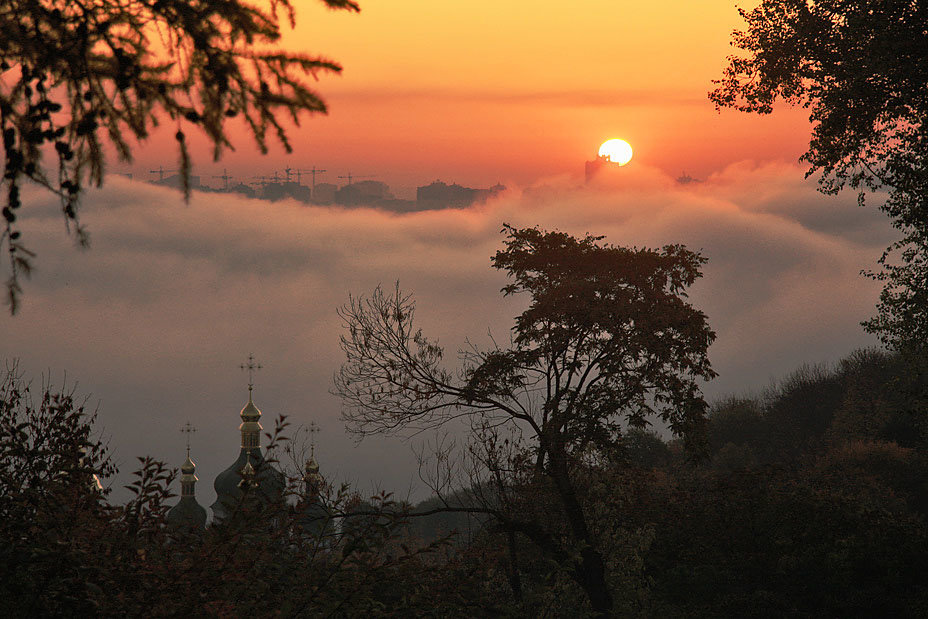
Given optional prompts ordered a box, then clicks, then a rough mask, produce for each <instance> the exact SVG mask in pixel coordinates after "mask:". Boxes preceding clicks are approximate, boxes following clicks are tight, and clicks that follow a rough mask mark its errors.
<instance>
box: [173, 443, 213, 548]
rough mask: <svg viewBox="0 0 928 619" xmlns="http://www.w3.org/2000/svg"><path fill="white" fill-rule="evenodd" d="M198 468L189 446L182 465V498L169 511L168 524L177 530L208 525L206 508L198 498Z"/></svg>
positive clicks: (193, 529) (196, 529)
mask: <svg viewBox="0 0 928 619" xmlns="http://www.w3.org/2000/svg"><path fill="white" fill-rule="evenodd" d="M196 470H197V467H196V465H195V464H194V463H193V460H191V459H190V448H189V446H188V448H187V459H186V460H185V461H184V463H183V464H182V465H181V467H180V471H181V477H180V486H181V491H180V500H179V501H178V502H177V505H175V506H174V507H172V508H171V509H170V510H168V513H167V523H168V526H169V527H171V528H172V529H174V530H175V531H180V530H183V531H199V530H202V529H203V528H204V527H206V516H207V514H206V508H205V507H203V506H202V505H200V504H199V503H198V502H197V498H196V490H195V488H196V482H197V476H196Z"/></svg>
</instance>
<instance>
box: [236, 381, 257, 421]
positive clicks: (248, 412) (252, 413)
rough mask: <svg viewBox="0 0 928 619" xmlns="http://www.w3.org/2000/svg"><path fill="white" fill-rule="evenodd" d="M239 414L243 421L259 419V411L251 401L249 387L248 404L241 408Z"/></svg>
mask: <svg viewBox="0 0 928 619" xmlns="http://www.w3.org/2000/svg"><path fill="white" fill-rule="evenodd" d="M241 416H242V421H244V422H245V423H249V422H255V421H258V420H259V419H261V411H260V410H259V409H258V407H257V406H255V403H254V402H252V401H251V389H249V390H248V404H246V405H245V408H243V409H242V412H241Z"/></svg>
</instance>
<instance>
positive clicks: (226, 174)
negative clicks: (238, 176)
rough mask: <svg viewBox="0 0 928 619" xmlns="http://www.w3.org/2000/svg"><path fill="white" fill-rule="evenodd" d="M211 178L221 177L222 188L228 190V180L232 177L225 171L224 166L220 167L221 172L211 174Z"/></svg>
mask: <svg viewBox="0 0 928 619" xmlns="http://www.w3.org/2000/svg"><path fill="white" fill-rule="evenodd" d="M213 178H221V179H222V180H223V182H224V183H225V187H224V190H225V191H228V190H229V180H230V179H231V178H232V177H231V176H229V173H228V172H227V171H226V169H225V168H223V169H222V174H213Z"/></svg>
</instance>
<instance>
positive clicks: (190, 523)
mask: <svg viewBox="0 0 928 619" xmlns="http://www.w3.org/2000/svg"><path fill="white" fill-rule="evenodd" d="M167 521H168V526H170V527H171V528H172V529H175V530H177V529H187V530H199V529H203V528H205V527H206V508H205V507H203V506H202V505H200V504H199V503H197V500H196V498H194V497H192V496H185V497H181V499H180V501H178V502H177V505H175V506H174V507H172V508H171V509H170V510H168V514H167Z"/></svg>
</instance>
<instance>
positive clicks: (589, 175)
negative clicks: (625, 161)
mask: <svg viewBox="0 0 928 619" xmlns="http://www.w3.org/2000/svg"><path fill="white" fill-rule="evenodd" d="M612 166H615V167H618V164H617V163H613V162H612V161H610V160H609V158H608V157H606V156H604V155H600V156H599V157H597V158H596V159H594V160H593V161H587V162H586V166H585V168H584V172H585V173H586V174H585V175H586V182H588V183H589V182H590V181H591V180H593V178H595V177H596V175H597V174H599V172H600V170H602V169H603V168H606V167H612Z"/></svg>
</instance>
